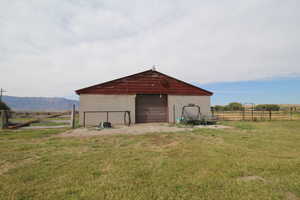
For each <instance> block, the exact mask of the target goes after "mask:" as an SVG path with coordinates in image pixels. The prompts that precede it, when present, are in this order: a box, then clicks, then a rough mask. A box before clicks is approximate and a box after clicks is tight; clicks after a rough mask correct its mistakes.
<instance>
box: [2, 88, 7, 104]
mask: <svg viewBox="0 0 300 200" xmlns="http://www.w3.org/2000/svg"><path fill="white" fill-rule="evenodd" d="M4 92H7V91H5V90H4V89H3V88H1V89H0V101H2V95H3V93H4Z"/></svg>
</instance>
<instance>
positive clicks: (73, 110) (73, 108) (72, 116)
mask: <svg viewBox="0 0 300 200" xmlns="http://www.w3.org/2000/svg"><path fill="white" fill-rule="evenodd" d="M71 128H75V104H73V106H72V111H71Z"/></svg>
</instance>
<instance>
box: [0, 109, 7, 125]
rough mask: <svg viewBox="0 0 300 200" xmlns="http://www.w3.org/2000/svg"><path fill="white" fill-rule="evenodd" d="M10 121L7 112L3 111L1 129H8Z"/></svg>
mask: <svg viewBox="0 0 300 200" xmlns="http://www.w3.org/2000/svg"><path fill="white" fill-rule="evenodd" d="M7 124H8V119H7V113H6V110H1V122H0V129H5V128H7Z"/></svg>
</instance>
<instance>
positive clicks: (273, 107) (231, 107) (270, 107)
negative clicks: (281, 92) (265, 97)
mask: <svg viewBox="0 0 300 200" xmlns="http://www.w3.org/2000/svg"><path fill="white" fill-rule="evenodd" d="M248 108H250V109H252V106H250V107H248ZM244 109H245V106H243V104H241V103H238V102H232V103H229V104H228V105H225V106H221V105H216V106H213V107H212V110H214V111H242V110H244ZM254 109H255V110H258V111H279V110H280V106H279V105H277V104H259V105H255V106H254Z"/></svg>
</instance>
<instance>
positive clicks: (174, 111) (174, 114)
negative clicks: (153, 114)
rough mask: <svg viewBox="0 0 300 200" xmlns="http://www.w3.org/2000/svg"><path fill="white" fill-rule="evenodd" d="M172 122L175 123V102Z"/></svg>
mask: <svg viewBox="0 0 300 200" xmlns="http://www.w3.org/2000/svg"><path fill="white" fill-rule="evenodd" d="M173 122H174V124H176V117H175V104H174V105H173Z"/></svg>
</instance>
